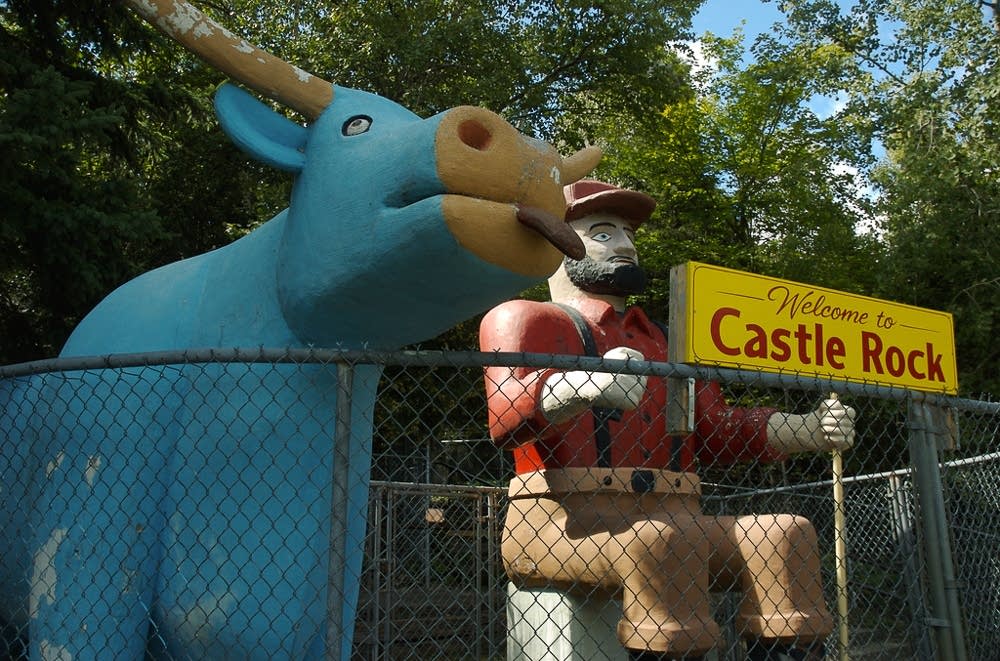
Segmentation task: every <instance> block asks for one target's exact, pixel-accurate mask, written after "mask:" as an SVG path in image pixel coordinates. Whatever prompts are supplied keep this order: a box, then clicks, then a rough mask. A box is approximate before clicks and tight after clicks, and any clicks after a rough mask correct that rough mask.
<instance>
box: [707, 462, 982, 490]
mask: <svg viewBox="0 0 1000 661" xmlns="http://www.w3.org/2000/svg"><path fill="white" fill-rule="evenodd" d="M998 460H1000V452H990V453H988V454H981V455H978V456H975V457H966V458H965V459H953V460H951V461H945V462H942V463H940V464H938V466H939V467H940V468H942V469H949V468H963V467H966V466H975V465H978V464H985V463H989V462H993V461H998ZM912 473H913V469H912V468H897V469H896V470H891V471H882V472H879V473H866V474H864V475H850V476H846V477H844V478H842V480H843V483H844V484H851V483H855V482H872V481H875V480H885V479H890V478H894V477H895V478H898V477H908V476H909V475H911V474H912ZM701 485H702V487H706V488H707V487H714V488H717V489H720V490H728V491H733V492H734V493H729V494H726V495H710V496H708V498H715V499H721V500H726V499H729V498H740V497H746V496H755V497H756V496H764V495H768V494H775V493H789V492H792V491H807V490H810V489H818V488H823V489H827V488H830V487H832V486H833V480H819V481H815V482H803V483H801V484H787V485H783V486H780V487H768V488H764V489H755V488H748V487H733V486H732V485H727V484H719V483H716V482H702V483H701Z"/></svg>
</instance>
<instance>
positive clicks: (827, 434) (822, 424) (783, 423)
mask: <svg viewBox="0 0 1000 661" xmlns="http://www.w3.org/2000/svg"><path fill="white" fill-rule="evenodd" d="M854 417H855V411H854V409H853V408H851V407H850V406H844V403H843V402H841V401H840V397H838V396H837V393H830V398H829V399H824V400H823V401H822V402H821V403H820V405H819V407H817V409H816V410H815V411H813V412H812V413H806V414H805V415H796V414H794V413H775V414H774V415H772V416H771V417H770V418H768V420H767V443H768V445H770V446H771V447H773V448H774V449H776V450H778V451H779V452H782V453H784V454H794V453H796V452H825V451H828V450H834V449H836V450H847V449H849V448H850V447H851V446H852V445H854Z"/></svg>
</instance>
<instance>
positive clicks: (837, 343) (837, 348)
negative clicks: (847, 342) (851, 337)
mask: <svg viewBox="0 0 1000 661" xmlns="http://www.w3.org/2000/svg"><path fill="white" fill-rule="evenodd" d="M845 355H847V348H846V347H845V346H844V341H843V340H842V339H840V338H839V337H831V338H830V341H829V342H827V343H826V362H828V363H830V367H836V368H837V369H838V370H842V369H844V361H842V360H840V359H841V358H843V357H844V356H845Z"/></svg>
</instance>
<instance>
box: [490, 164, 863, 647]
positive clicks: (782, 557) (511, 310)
mask: <svg viewBox="0 0 1000 661" xmlns="http://www.w3.org/2000/svg"><path fill="white" fill-rule="evenodd" d="M565 196H566V201H567V213H566V221H567V223H568V225H569V227H570V228H572V229H573V230H574V231H575V232H576V233H577V234H578V235H579V236H580V238H581V239H582V241H583V243H584V245H585V247H586V253H587V254H586V256H585V257H584V258H583V259H581V260H575V259H572V258H570V257H567V258H566V259H565V260H564V262H563V265H562V266H561V267H560V268H559V270H558V271H557V272H556V273H555V274H554V275H553V276H552V277H551V278H550V279H549V289H550V291H551V296H552V302H551V303H540V302H533V301H523V300H517V301H510V302H507V303H504V304H502V305H500V306H498V307H496V308H494V309H493V310H491V311H490V312H489V313H488V314H487V315H486V317H485V318H484V319H483V321H482V324H481V327H480V346H481V349H482V350H483V351H497V350H499V351H513V352H522V351H523V352H529V353H542V354H569V355H592V356H604V357H605V358H619V359H624V358H630V359H636V360H642V359H647V360H654V361H664V360H666V356H667V353H666V349H667V346H666V335H665V333H664V330H663V329H662V328H661V327H660V326H659V325H658V324H656V323H654V322H653V321H651V320H650V319H649V317H647V316H646V314H645V313H644V312H643V311H642V310H641V309H640V308H638V307H626V297H627V296H628V295H630V294H635V293H638V292H640V291H642V289H643V287H644V286H645V275H644V274H643V272H642V270H641V269H640V267H639V263H638V258H637V255H636V249H635V244H634V236H635V231H636V229H637V228H638V227H639V226H640V225H641V224H642V223H643V222H644V221H645V220H646V219H647V218H649V216H650V214H651V213H652V211H653V209H654V206H655V202H654V200H653V199H652V198H650V197H649V196H647V195H644V194H642V193H638V192H634V191H629V190H623V189H620V188H616V187H614V186H612V185H610V184H606V183H603V182H598V181H593V180H583V181H579V182H577V183H575V184H572V185H569V186H567V187H566V188H565ZM486 391H487V398H488V402H489V427H490V434H491V436H492V438H493V440H494V441H495V443H496V444H497V445H498V446H499V447H501V448H506V449H509V450H510V451H511V452H513V455H514V460H515V468H516V472H517V474H516V476H515V477H514V478H513V479H512V480H511V482H510V497H511V502H510V508H509V511H508V514H507V519H506V524H505V530H504V536H503V543H502V552H503V559H504V564H505V567H506V570H507V572H508V575H509V576H510V578H511V581H512V583H513V584H514V585H515V586H519V587H525V588H532V587H555V588H562V589H567V590H571V591H572V590H575V591H577V592H579V591H581V590H582V591H584V594H600V593H602V592H609V593H612V594H620V596H621V598H622V618H621V620H620V622H619V623H618V627H617V637H618V640H619V641H620V642H621V644H622V645H623V646H624V647H625V648H627V649H628V650H630V654H631V656H632V658H633V659H643V660H645V659H678V658H684V659H691V658H698V657H700V656H701V655H703V654H705V653H706V652H707V651H708V650H710V649H711V648H712V647H714V646H715V645H716V643H717V641H718V640H719V635H720V632H719V626H718V625H717V623H716V622H715V621H713V619H712V615H711V613H710V609H709V592H710V590H735V591H739V592H742V595H743V598H742V601H741V604H740V607H739V613H738V616H737V627H738V630H739V631H740V632H741V635H742V636H743V637H745V638H746V639H747V648H748V658H749V659H751V660H755V661H756V660H762V659H819V658H822V654H823V650H822V648H823V645H822V641H823V640H824V639H825V638H826V637H827V636H828V635H829V634H830V632H831V630H832V627H833V619H832V617H831V615H830V612H829V610H828V609H827V607H826V605H825V603H824V600H823V592H822V586H821V583H820V578H819V569H820V565H819V554H818V551H817V540H816V533H815V531H814V529H813V527H812V525H811V524H810V522H809V521H808V520H806V519H804V518H802V517H800V516H793V515H789V514H777V515H767V514H763V515H761V514H757V515H749V516H706V515H704V514H703V513H702V511H701V507H700V504H699V496H700V483H699V478H698V476H697V475H696V474H695V473H694V472H693V470H694V464H695V461H696V460H701V461H711V462H714V463H716V464H719V463H723V464H725V463H732V462H739V461H753V460H757V461H779V460H781V459H783V458H785V457H787V456H788V455H789V454H792V453H799V452H823V451H828V450H831V449H834V448H839V449H844V448H849V447H850V446H851V445H852V443H853V440H854V415H855V413H854V410H853V409H851V408H850V407H847V406H845V405H844V404H843V403H841V402H840V401H839V400H838V399H837V398H836V396H831V398H830V399H827V400H825V401H823V402H822V403H821V404H820V405H819V407H818V408H817V409H816V410H815V411H813V412H811V413H807V414H804V415H796V414H791V413H784V412H780V411H778V410H776V409H774V408H764V407H761V408H740V407H733V406H729V405H728V403H727V402H726V401H725V399H724V398H723V395H722V392H721V389H720V387H719V386H718V384H715V383H698V384H696V395H695V430H694V432H693V433H692V434H691V435H689V436H688V437H686V438H684V437H671V436H669V435H668V434H667V428H666V422H665V412H666V405H667V396H668V393H667V386H666V383H665V380H664V379H656V378H651V379H647V378H646V377H644V376H635V375H628V374H611V373H603V372H589V371H581V370H571V371H560V370H556V369H537V368H530V367H514V368H510V367H489V368H487V369H486Z"/></svg>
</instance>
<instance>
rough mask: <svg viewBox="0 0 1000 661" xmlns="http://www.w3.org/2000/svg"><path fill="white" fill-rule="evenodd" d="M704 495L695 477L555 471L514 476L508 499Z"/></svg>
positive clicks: (626, 470) (598, 470) (635, 470)
mask: <svg viewBox="0 0 1000 661" xmlns="http://www.w3.org/2000/svg"><path fill="white" fill-rule="evenodd" d="M588 492H598V493H675V494H695V495H700V494H701V480H700V479H699V478H698V476H697V475H695V474H694V473H678V472H675V471H668V470H658V469H652V470H650V469H643V468H556V469H545V470H539V471H532V472H530V473H522V474H520V475H516V476H514V478H513V479H512V480H511V481H510V488H509V490H508V495H509V496H510V497H511V498H528V497H532V496H542V495H546V494H549V495H551V494H569V493H588Z"/></svg>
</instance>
